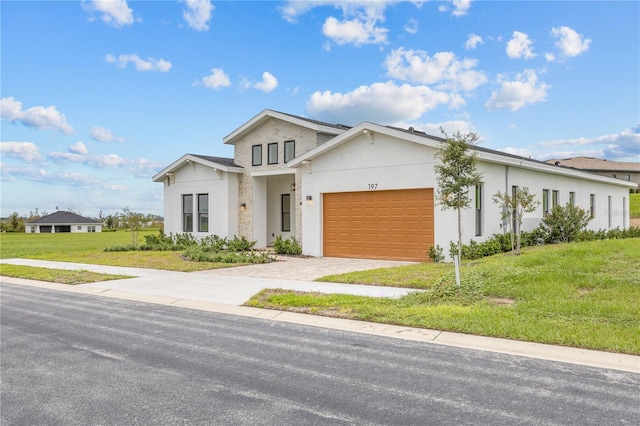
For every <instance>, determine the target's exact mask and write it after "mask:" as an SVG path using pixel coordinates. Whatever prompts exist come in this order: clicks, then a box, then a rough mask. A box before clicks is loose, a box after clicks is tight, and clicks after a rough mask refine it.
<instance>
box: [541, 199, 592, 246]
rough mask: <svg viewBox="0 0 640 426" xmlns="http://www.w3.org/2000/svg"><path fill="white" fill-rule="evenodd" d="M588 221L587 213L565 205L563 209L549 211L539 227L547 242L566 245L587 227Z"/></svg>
mask: <svg viewBox="0 0 640 426" xmlns="http://www.w3.org/2000/svg"><path fill="white" fill-rule="evenodd" d="M590 220H591V216H590V214H589V212H588V211H586V210H584V209H582V208H580V207H577V206H572V205H571V204H568V203H567V204H566V205H565V206H564V207H563V206H555V207H554V208H553V209H551V212H550V213H549V214H548V215H546V216H545V217H544V218H543V219H542V223H541V225H540V226H541V227H542V229H543V230H544V231H545V232H546V238H545V240H546V241H547V242H555V241H560V242H565V243H568V242H570V241H573V239H574V238H575V237H576V235H577V234H578V233H579V232H580V231H583V230H584V229H585V228H586V227H587V224H589V221H590Z"/></svg>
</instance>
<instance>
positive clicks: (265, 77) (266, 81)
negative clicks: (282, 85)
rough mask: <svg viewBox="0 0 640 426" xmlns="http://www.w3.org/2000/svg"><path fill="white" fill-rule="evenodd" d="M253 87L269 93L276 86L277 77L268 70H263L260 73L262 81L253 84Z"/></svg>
mask: <svg viewBox="0 0 640 426" xmlns="http://www.w3.org/2000/svg"><path fill="white" fill-rule="evenodd" d="M253 87H254V88H255V89H258V90H262V91H263V92H265V93H269V92H271V91H272V90H274V89H275V88H276V87H278V79H277V78H275V77H274V76H273V74H271V73H270V72H267V71H265V72H264V73H262V81H261V82H260V83H256V84H254V85H253Z"/></svg>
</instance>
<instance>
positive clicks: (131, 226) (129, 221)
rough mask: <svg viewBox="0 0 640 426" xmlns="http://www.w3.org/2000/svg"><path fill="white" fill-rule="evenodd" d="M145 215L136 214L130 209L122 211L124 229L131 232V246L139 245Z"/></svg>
mask: <svg viewBox="0 0 640 426" xmlns="http://www.w3.org/2000/svg"><path fill="white" fill-rule="evenodd" d="M143 219H144V215H143V214H142V213H135V212H132V211H131V210H129V208H128V207H126V208H124V209H122V221H123V224H124V228H125V229H128V230H130V231H131V245H132V246H134V247H135V246H137V245H138V235H139V233H140V228H142V222H143Z"/></svg>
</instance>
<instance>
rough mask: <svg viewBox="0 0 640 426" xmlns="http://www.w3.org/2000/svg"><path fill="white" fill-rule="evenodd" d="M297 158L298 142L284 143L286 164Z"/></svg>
mask: <svg viewBox="0 0 640 426" xmlns="http://www.w3.org/2000/svg"><path fill="white" fill-rule="evenodd" d="M295 157H296V141H284V162H285V163H288V162H289V161H291V160H293V159H294V158H295Z"/></svg>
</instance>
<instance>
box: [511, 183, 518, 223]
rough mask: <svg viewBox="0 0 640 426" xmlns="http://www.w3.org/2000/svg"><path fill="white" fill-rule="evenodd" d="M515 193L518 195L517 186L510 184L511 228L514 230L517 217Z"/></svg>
mask: <svg viewBox="0 0 640 426" xmlns="http://www.w3.org/2000/svg"><path fill="white" fill-rule="evenodd" d="M516 195H518V187H517V186H516V185H512V186H511V208H512V211H511V229H513V231H514V232H516V231H517V229H518V217H517V213H516Z"/></svg>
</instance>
